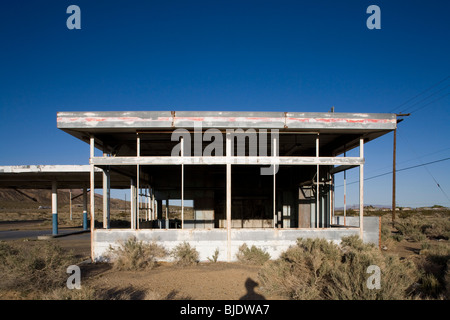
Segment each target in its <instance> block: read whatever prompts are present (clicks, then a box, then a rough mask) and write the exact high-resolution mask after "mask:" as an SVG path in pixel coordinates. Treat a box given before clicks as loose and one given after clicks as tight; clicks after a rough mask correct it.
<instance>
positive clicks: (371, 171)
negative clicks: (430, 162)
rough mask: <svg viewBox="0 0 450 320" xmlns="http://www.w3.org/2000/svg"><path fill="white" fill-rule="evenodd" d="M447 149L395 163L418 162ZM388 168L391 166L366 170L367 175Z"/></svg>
mask: <svg viewBox="0 0 450 320" xmlns="http://www.w3.org/2000/svg"><path fill="white" fill-rule="evenodd" d="M449 149H450V147H447V148H443V149H439V150H437V151H433V152H430V153H426V154H424V155H421V156H418V157H415V158H412V159H408V160H404V161H400V162H397V164H403V163H407V162H411V161H415V160H419V159H422V158H425V157H428V156H431V155H434V154H437V153H441V152H444V151H447V150H449ZM390 167H392V164H390V165H387V166H384V167H381V168H377V169H372V170H368V171H367V173H375V172H377V171H381V170H384V169H386V168H390Z"/></svg>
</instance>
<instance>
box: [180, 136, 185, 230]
mask: <svg viewBox="0 0 450 320" xmlns="http://www.w3.org/2000/svg"><path fill="white" fill-rule="evenodd" d="M180 147H181V159H182V160H184V138H183V137H181V145H180ZM183 162H184V161H183ZM183 162H182V163H181V229H184V163H183Z"/></svg>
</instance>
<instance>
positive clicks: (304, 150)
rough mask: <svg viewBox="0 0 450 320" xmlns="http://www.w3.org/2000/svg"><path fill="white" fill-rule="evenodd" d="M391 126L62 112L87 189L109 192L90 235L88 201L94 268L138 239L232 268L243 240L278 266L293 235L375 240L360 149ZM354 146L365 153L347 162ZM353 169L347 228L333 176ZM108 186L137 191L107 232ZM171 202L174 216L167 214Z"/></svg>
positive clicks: (250, 115) (337, 118) (385, 118)
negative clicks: (80, 153)
mask: <svg viewBox="0 0 450 320" xmlns="http://www.w3.org/2000/svg"><path fill="white" fill-rule="evenodd" d="M396 125H397V120H396V115H395V114H354V113H334V112H328V113H295V112H294V113H290V112H180V111H177V112H174V111H165V112H156V111H152V112H143V111H142V112H59V113H58V114H57V126H58V128H59V129H61V130H63V131H65V132H67V133H68V134H70V135H72V136H74V137H76V138H78V139H80V140H82V141H85V142H86V143H88V144H89V145H90V159H89V161H90V163H89V173H90V174H89V186H90V189H91V190H94V189H95V187H96V186H97V187H98V186H99V183H100V184H101V187H102V188H103V195H104V197H103V198H104V205H103V217H102V218H103V219H102V220H103V227H102V228H101V227H100V228H98V227H97V228H94V219H95V217H94V213H95V212H96V211H95V202H94V201H93V200H94V192H91V193H90V197H91V198H90V200H91V201H90V214H91V241H92V246H91V250H92V258H93V259H94V260H101V259H103V258H104V256H105V253H106V251H107V250H108V248H109V246H110V245H114V244H117V243H118V241H121V240H126V239H127V238H129V237H131V236H135V237H136V238H137V239H138V240H143V241H157V242H158V243H160V244H161V245H163V246H164V247H166V248H167V249H171V248H173V247H174V246H176V245H178V244H179V243H182V242H185V241H186V242H188V243H190V244H191V245H192V246H194V247H195V248H196V249H197V250H198V251H199V253H200V260H206V259H207V257H209V256H212V255H213V254H214V251H215V250H216V249H217V248H218V249H219V260H221V261H232V260H234V259H235V254H236V252H237V251H238V248H239V246H240V245H242V244H243V243H246V244H247V245H249V246H251V245H256V246H258V247H260V248H262V249H265V250H266V251H267V252H269V253H270V254H271V256H272V257H273V258H276V257H277V256H278V255H279V254H280V253H281V252H282V251H284V250H285V249H287V248H288V247H289V246H290V245H292V244H294V243H295V241H296V239H297V238H307V237H321V238H325V239H328V240H332V241H337V242H338V241H340V239H341V238H342V237H343V236H346V235H359V236H360V237H361V238H362V239H363V240H364V241H366V242H374V243H378V237H379V220H378V218H376V217H364V197H363V194H364V183H363V181H364V175H363V173H364V144H365V143H366V142H368V141H371V140H373V139H375V138H377V137H380V136H382V135H384V134H386V133H388V132H390V131H392V130H394V129H395V128H396ZM354 148H358V149H359V156H357V157H347V156H345V152H346V151H348V150H351V149H354ZM95 149H98V150H100V154H99V152H98V151H97V155H96V152H95ZM352 168H359V193H360V194H359V209H360V210H359V217H349V219H347V224H346V225H345V226H343V225H342V221H340V220H339V219H337V217H335V216H334V203H335V199H334V174H336V173H338V172H342V171H344V170H349V169H352ZM99 170H100V171H101V178H99V176H98V173H96V172H98V171H99ZM99 179H101V181H98V180H99ZM111 188H118V189H124V188H127V189H128V188H129V190H130V194H131V197H130V199H131V210H130V211H131V214H130V219H131V220H130V221H131V222H130V225H129V227H128V228H120V229H119V228H111V225H110V220H111V216H110V209H109V204H108V202H109V195H110V189H111ZM173 199H177V200H178V201H179V204H180V207H181V214H180V215H179V216H177V217H176V218H174V217H170V216H169V215H168V210H163V202H164V203H168V202H169V201H170V200H173ZM187 200H189V201H190V203H193V215H192V216H189V217H186V216H185V214H184V212H185V203H186V201H187Z"/></svg>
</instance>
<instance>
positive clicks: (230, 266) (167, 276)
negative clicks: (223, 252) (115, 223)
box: [82, 263, 278, 300]
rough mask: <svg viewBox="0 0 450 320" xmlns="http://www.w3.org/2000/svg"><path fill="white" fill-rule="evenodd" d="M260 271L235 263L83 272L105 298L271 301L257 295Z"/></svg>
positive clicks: (95, 268) (86, 269) (94, 268)
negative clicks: (132, 270) (144, 269)
mask: <svg viewBox="0 0 450 320" xmlns="http://www.w3.org/2000/svg"><path fill="white" fill-rule="evenodd" d="M258 270H259V267H254V266H247V265H241V264H237V263H200V264H198V265H195V266H190V267H178V266H174V265H171V264H161V265H159V266H157V267H156V268H155V269H153V270H150V271H139V272H131V271H114V270H112V269H111V267H110V266H109V265H107V264H94V265H93V264H91V265H86V266H84V267H83V268H82V274H83V273H84V274H86V275H87V277H88V280H87V284H88V285H89V286H92V287H95V288H98V289H102V291H103V292H105V293H106V296H107V297H108V298H116V299H117V298H121V297H123V296H124V295H125V297H130V298H131V299H138V300H141V299H164V300H174V299H176V300H178V299H182V300H265V299H268V300H273V299H278V297H268V296H264V295H262V294H261V293H260V289H259V286H258V283H257V279H258V278H257V276H258Z"/></svg>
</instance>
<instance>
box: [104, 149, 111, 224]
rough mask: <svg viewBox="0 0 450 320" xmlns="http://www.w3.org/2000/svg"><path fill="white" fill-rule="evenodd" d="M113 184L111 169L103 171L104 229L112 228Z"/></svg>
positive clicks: (107, 168)
mask: <svg viewBox="0 0 450 320" xmlns="http://www.w3.org/2000/svg"><path fill="white" fill-rule="evenodd" d="M103 156H104V157H106V153H103ZM110 186H111V182H110V173H109V167H106V168H104V169H103V229H109V228H110V214H111V209H110V203H111V202H110V197H111V192H110V190H111V187H110Z"/></svg>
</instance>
